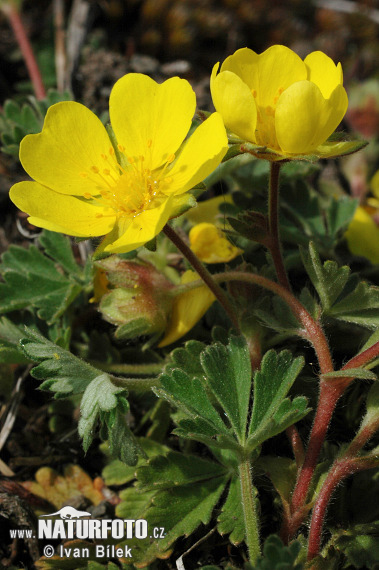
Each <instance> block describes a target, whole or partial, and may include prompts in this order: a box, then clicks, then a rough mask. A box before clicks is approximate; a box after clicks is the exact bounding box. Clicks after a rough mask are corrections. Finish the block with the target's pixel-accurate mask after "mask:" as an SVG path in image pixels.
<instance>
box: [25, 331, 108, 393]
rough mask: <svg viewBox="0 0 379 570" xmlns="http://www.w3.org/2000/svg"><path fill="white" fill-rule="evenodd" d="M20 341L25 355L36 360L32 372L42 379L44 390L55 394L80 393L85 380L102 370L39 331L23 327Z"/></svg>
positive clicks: (88, 381)
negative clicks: (36, 364)
mask: <svg viewBox="0 0 379 570" xmlns="http://www.w3.org/2000/svg"><path fill="white" fill-rule="evenodd" d="M23 336H24V338H23V339H22V340H21V342H20V345H21V348H22V351H23V353H24V354H25V356H26V357H27V358H28V359H29V360H31V361H32V362H39V363H40V364H38V366H36V367H35V368H33V369H32V371H31V375H32V376H33V377H34V378H37V380H45V382H44V383H43V384H42V385H41V388H42V389H43V390H51V391H52V392H55V393H56V394H57V396H58V397H59V396H68V395H69V394H80V393H81V392H84V390H85V389H86V388H87V386H88V384H89V383H90V382H91V381H92V380H94V379H95V378H96V377H97V376H99V375H100V374H102V371H101V370H98V369H96V368H94V367H93V366H90V365H89V364H87V363H86V362H84V361H83V360H81V359H80V358H78V357H77V356H74V355H73V354H71V352H69V351H68V350H64V349H63V348H61V347H60V346H58V345H56V344H54V343H53V342H51V341H50V340H48V339H47V338H45V337H44V336H42V335H41V334H40V333H38V332H36V331H33V330H31V329H30V328H28V327H25V332H24V335H23Z"/></svg>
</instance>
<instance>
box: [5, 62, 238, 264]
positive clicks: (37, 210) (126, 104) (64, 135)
mask: <svg viewBox="0 0 379 570" xmlns="http://www.w3.org/2000/svg"><path fill="white" fill-rule="evenodd" d="M109 105H110V119H111V123H112V128H113V132H114V134H115V137H116V139H117V145H118V146H117V148H116V150H115V149H114V147H113V146H112V142H111V140H110V138H109V136H108V134H107V131H106V129H105V128H104V126H103V125H102V123H101V121H100V120H99V119H98V118H97V117H96V115H94V113H92V112H91V111H90V110H89V109H87V108H86V107H84V106H83V105H81V104H80V103H76V102H72V101H69V102H67V101H66V102H62V103H57V104H56V105H53V106H52V107H50V109H49V110H48V112H47V115H46V119H45V123H44V127H43V130H42V132H41V133H40V134H37V135H28V136H26V137H25V138H24V139H23V141H22V142H21V146H20V160H21V163H22V165H23V167H24V169H25V170H26V172H27V173H28V174H29V175H30V176H31V178H33V179H34V181H33V182H20V183H18V184H15V185H14V186H13V187H12V188H11V191H10V197H11V200H12V201H13V202H14V203H15V204H16V206H18V208H20V210H22V211H24V212H27V213H28V214H29V216H30V217H29V222H30V223H31V224H33V225H35V226H38V227H42V228H46V229H48V230H52V231H56V232H63V233H66V234H69V235H72V236H79V237H93V236H103V235H105V236H106V237H105V239H104V240H103V242H102V244H101V246H100V247H99V251H106V252H114V253H126V252H128V251H131V250H133V249H135V248H137V247H139V246H141V245H143V244H145V243H146V242H148V241H150V240H151V239H152V238H154V237H155V236H156V235H157V234H158V233H159V232H160V231H161V230H162V228H163V227H164V225H165V224H166V223H167V221H168V220H169V219H170V218H171V217H175V216H177V215H179V214H180V213H181V212H182V211H183V208H184V209H185V208H186V207H187V208H188V207H190V206H192V205H194V199H193V197H192V195H190V194H189V193H188V191H189V190H190V189H191V188H193V187H194V186H195V185H196V184H198V183H199V182H201V181H202V180H203V179H204V178H206V176H208V175H209V174H210V173H211V172H212V171H213V170H214V169H215V168H216V167H217V166H218V164H219V163H220V162H221V160H222V158H223V157H224V155H225V153H226V151H227V137H226V134H225V128H224V125H223V122H222V119H221V117H220V116H219V115H218V114H217V113H214V114H213V115H212V116H211V117H209V119H207V120H206V121H205V122H204V123H203V124H202V125H200V126H199V127H198V128H197V129H196V131H195V132H194V133H193V134H192V136H191V137H190V138H189V139H188V140H187V141H186V142H185V143H184V145H182V143H183V140H184V139H185V137H186V135H187V133H188V131H189V129H190V126H191V120H192V117H193V114H194V111H195V106H196V98H195V93H194V92H193V90H192V88H191V86H190V84H189V83H188V82H187V81H185V80H183V79H179V78H178V77H174V78H171V79H169V80H167V81H165V82H164V83H162V84H157V83H156V82H155V81H153V80H152V79H150V78H149V77H147V76H145V75H142V74H138V73H131V74H128V75H125V76H124V77H122V78H121V79H120V80H119V81H117V83H116V84H115V86H114V87H113V90H112V93H111V96H110V102H109ZM181 145H182V146H181ZM179 150H180V152H178V151H179Z"/></svg>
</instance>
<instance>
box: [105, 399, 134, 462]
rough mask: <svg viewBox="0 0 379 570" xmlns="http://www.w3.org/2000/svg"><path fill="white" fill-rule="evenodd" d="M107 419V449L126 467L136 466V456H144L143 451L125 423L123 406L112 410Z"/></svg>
mask: <svg viewBox="0 0 379 570" xmlns="http://www.w3.org/2000/svg"><path fill="white" fill-rule="evenodd" d="M112 412H114V413H111V414H109V416H110V417H109V416H108V415H107V416H108V417H106V418H104V420H103V421H104V422H105V423H106V427H107V429H108V439H109V449H110V451H111V453H112V455H113V456H114V457H118V459H120V461H123V462H124V463H126V464H127V465H136V464H137V461H138V454H142V455H144V451H143V450H142V449H141V447H140V446H139V445H138V442H137V440H136V438H135V437H134V435H133V433H132V432H131V430H130V428H129V426H128V423H127V421H126V414H125V405H122V406H120V402H118V406H117V408H115V409H114V410H112Z"/></svg>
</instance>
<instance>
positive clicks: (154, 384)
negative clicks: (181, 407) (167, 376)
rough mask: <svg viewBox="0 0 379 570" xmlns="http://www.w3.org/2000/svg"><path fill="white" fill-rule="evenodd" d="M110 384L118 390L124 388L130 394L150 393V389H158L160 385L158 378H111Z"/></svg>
mask: <svg viewBox="0 0 379 570" xmlns="http://www.w3.org/2000/svg"><path fill="white" fill-rule="evenodd" d="M111 380H112V383H113V384H114V385H115V386H119V387H120V388H126V389H127V390H131V391H132V392H150V390H151V389H152V388H159V387H160V385H161V383H160V380H159V379H158V378H120V377H118V376H112V377H111Z"/></svg>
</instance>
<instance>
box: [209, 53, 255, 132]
mask: <svg viewBox="0 0 379 570" xmlns="http://www.w3.org/2000/svg"><path fill="white" fill-rule="evenodd" d="M218 65H219V64H218V63H216V65H215V66H214V67H213V70H212V76H211V94H212V100H213V104H214V106H215V109H216V111H218V112H219V113H220V115H221V116H222V119H223V121H224V123H225V126H226V127H228V129H230V130H231V131H232V132H233V133H235V134H236V135H237V136H238V137H240V138H241V139H243V140H247V141H250V142H256V141H255V129H256V124H257V108H256V105H255V100H254V97H253V95H252V93H251V90H250V89H249V87H248V86H247V84H246V83H244V81H243V80H242V79H241V78H240V77H238V75H236V74H235V73H232V72H230V71H222V72H221V73H219V74H218V75H217V69H218Z"/></svg>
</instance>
